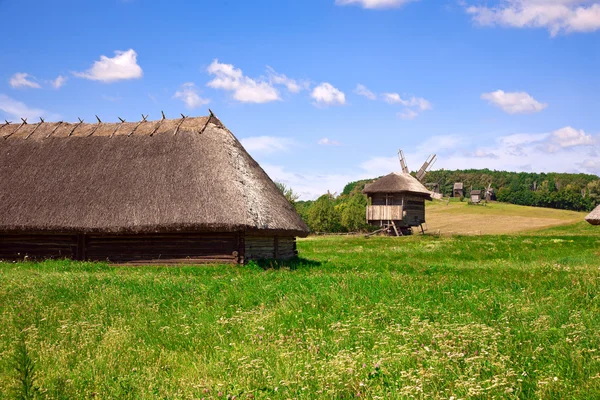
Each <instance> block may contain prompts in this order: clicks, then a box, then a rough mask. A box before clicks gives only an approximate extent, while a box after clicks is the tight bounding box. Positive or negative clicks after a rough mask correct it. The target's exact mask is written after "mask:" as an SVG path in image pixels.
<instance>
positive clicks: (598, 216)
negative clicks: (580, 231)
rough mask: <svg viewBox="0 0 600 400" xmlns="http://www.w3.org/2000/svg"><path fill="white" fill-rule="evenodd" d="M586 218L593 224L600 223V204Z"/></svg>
mask: <svg viewBox="0 0 600 400" xmlns="http://www.w3.org/2000/svg"><path fill="white" fill-rule="evenodd" d="M585 220H586V221H587V222H589V223H590V224H592V225H600V205H598V207H596V208H594V210H593V211H592V212H591V213H589V214H588V215H587V216H586V217H585Z"/></svg>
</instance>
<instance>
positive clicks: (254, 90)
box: [207, 60, 281, 103]
mask: <svg viewBox="0 0 600 400" xmlns="http://www.w3.org/2000/svg"><path fill="white" fill-rule="evenodd" d="M207 72H208V73H209V74H210V75H214V76H215V77H214V78H213V79H212V80H211V81H210V82H208V83H207V86H209V87H211V88H213V89H222V90H226V91H230V92H233V98H234V100H237V101H239V102H242V103H268V102H271V101H276V100H280V99H281V98H280V96H279V91H278V90H277V89H276V88H275V87H274V86H273V85H272V84H271V83H270V82H268V81H266V80H261V79H252V78H249V77H247V76H245V75H244V74H243V72H242V70H241V69H239V68H235V67H234V66H233V65H232V64H223V63H220V62H219V60H214V61H213V62H212V63H211V64H210V65H209V66H208V68H207Z"/></svg>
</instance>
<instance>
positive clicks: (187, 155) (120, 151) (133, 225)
mask: <svg viewBox="0 0 600 400" xmlns="http://www.w3.org/2000/svg"><path fill="white" fill-rule="evenodd" d="M307 234H308V228H307V226H306V225H305V224H304V222H303V221H302V220H301V218H300V217H299V216H298V214H297V213H296V211H295V209H294V207H293V206H292V205H291V204H290V203H289V202H288V201H287V200H286V199H285V197H284V196H283V195H282V194H281V192H280V191H279V189H278V188H277V187H276V186H275V184H274V183H273V181H271V179H270V178H269V176H268V175H267V174H266V173H265V172H264V171H263V169H262V168H261V167H260V166H259V165H258V164H257V163H256V161H254V159H252V157H251V156H250V155H249V154H248V153H247V152H246V150H245V149H244V148H243V147H242V145H241V144H240V142H239V141H238V140H237V139H236V137H235V136H234V135H233V134H232V133H231V132H230V131H229V130H228V129H227V128H226V127H225V126H224V125H223V124H222V123H221V122H220V121H219V120H218V119H217V118H216V117H215V116H214V115H213V114H212V113H211V115H210V116H208V117H191V118H190V117H183V116H182V118H180V119H165V118H163V119H162V120H158V121H147V120H146V118H144V119H143V120H142V121H140V122H132V123H130V122H122V123H102V122H101V121H100V120H98V123H92V124H88V123H83V122H80V123H74V124H72V123H65V122H40V123H36V124H27V123H26V122H25V121H23V123H21V124H15V123H12V124H9V123H6V124H3V125H0V259H3V260H19V259H41V258H72V259H76V260H94V261H96V260H97V261H108V262H111V263H129V264H161V265H165V264H181V263H183V264H198V263H207V262H211V263H212V262H218V263H244V262H246V261H248V260H253V259H289V258H292V257H294V256H296V254H297V251H296V240H295V238H296V237H297V236H306V235H307Z"/></svg>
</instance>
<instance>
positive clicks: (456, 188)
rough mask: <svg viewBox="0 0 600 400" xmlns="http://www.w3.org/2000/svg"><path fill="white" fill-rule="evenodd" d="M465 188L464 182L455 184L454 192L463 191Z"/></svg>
mask: <svg viewBox="0 0 600 400" xmlns="http://www.w3.org/2000/svg"><path fill="white" fill-rule="evenodd" d="M463 188H464V185H463V183H462V182H456V183H455V184H454V190H463Z"/></svg>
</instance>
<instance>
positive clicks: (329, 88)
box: [310, 82, 346, 105]
mask: <svg viewBox="0 0 600 400" xmlns="http://www.w3.org/2000/svg"><path fill="white" fill-rule="evenodd" d="M310 97H312V98H313V100H314V101H315V102H314V104H315V105H343V104H346V95H345V94H344V92H342V91H341V90H339V89H337V88H335V87H334V86H333V85H331V84H330V83H327V82H323V83H321V84H320V85H319V86H317V87H315V88H314V89H313V91H312V93H311V95H310Z"/></svg>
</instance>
